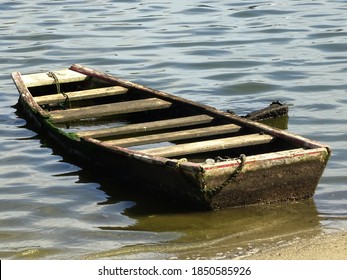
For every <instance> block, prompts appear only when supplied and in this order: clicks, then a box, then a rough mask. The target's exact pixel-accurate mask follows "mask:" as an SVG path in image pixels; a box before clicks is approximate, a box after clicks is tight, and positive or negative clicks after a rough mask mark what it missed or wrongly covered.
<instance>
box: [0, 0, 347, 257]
mask: <svg viewBox="0 0 347 280" xmlns="http://www.w3.org/2000/svg"><path fill="white" fill-rule="evenodd" d="M0 10H1V11H2V15H1V18H0V35H1V42H0V48H1V49H0V50H1V56H0V65H1V69H2V71H1V73H0V101H1V103H0V107H1V111H0V150H1V154H0V212H1V216H0V258H9V259H53V258H60V259H61V258H63V259H76V258H89V259H95V258H131V259H138V258H147V259H157V258H183V259H185V258H235V257H237V256H239V255H244V254H247V253H249V252H252V251H256V250H258V248H261V246H263V245H264V244H273V243H281V242H287V241H288V240H289V241H290V240H291V239H293V238H301V237H303V236H312V235H315V234H318V233H320V232H325V231H339V230H342V229H345V228H347V188H346V181H347V175H346V167H347V160H346V158H347V149H346V145H345V143H346V142H345V141H346V139H347V138H346V137H347V98H346V89H347V83H346V81H347V80H346V72H347V54H346V51H347V21H346V20H345V13H346V10H347V3H346V2H345V1H323V0H317V1H304V0H302V1H300V0H297V1H255V0H248V1H241V0H238V1H226V0H224V1H216V0H205V1H201V0H199V1H197V0H188V1H164V0H153V1H125V0H124V1H112V0H108V1H107V0H98V1H80V0H75V1H61V0H55V1H47V0H46V1H44V0H32V1H21V0H19V1H18V0H16V1H1V3H0ZM72 63H80V64H84V65H87V66H89V67H93V68H96V69H98V70H101V71H105V72H109V73H112V74H115V75H118V76H120V77H122V78H125V79H130V80H132V81H136V82H139V83H143V84H145V85H147V86H150V87H152V88H156V89H160V90H164V91H167V92H170V93H173V94H176V95H179V96H182V97H185V98H189V99H192V100H195V101H199V102H202V103H205V104H207V105H211V106H214V107H217V108H219V109H222V110H227V109H232V110H234V111H235V112H236V113H238V114H246V113H248V112H250V111H252V110H257V109H260V108H262V107H265V106H266V105H268V104H269V103H271V102H272V101H273V100H281V101H283V102H286V103H288V104H290V115H289V126H288V129H289V131H291V132H294V133H298V134H301V135H303V136H306V137H309V138H312V139H315V140H317V141H321V142H324V143H327V144H329V145H330V146H331V147H332V149H333V155H332V157H331V160H330V161H329V164H328V166H327V169H326V170H325V173H324V175H323V177H322V179H321V182H320V184H319V186H318V188H317V192H316V194H315V196H314V198H313V199H312V200H307V201H303V202H299V203H288V204H283V205H265V206H254V207H253V206H252V207H247V208H241V209H227V210H223V211H220V212H202V213H201V212H198V213H194V212H184V211H177V210H176V211H175V210H174V209H169V208H167V207H165V205H163V204H162V203H159V204H156V203H155V201H148V200H146V199H144V198H143V196H142V195H141V193H134V192H128V191H124V190H126V189H127V186H124V185H123V184H122V183H121V182H114V181H108V180H107V179H106V178H102V177H100V176H99V175H98V174H97V173H96V172H94V171H93V170H86V169H81V168H79V167H78V166H75V165H72V164H70V163H69V161H68V159H64V158H62V157H61V156H60V155H59V154H57V153H56V152H55V151H53V150H52V147H51V146H50V145H49V144H47V143H46V142H45V140H44V139H41V138H39V137H38V136H37V135H36V134H35V133H34V132H32V131H31V130H29V129H27V128H26V122H25V120H23V119H22V118H20V117H19V116H18V115H17V114H16V110H15V108H13V105H15V104H16V103H17V98H18V92H17V91H16V89H15V87H14V85H13V83H12V81H11V79H10V76H9V75H10V73H11V72H12V71H21V72H22V73H33V72H39V71H50V70H56V69H62V68H66V67H68V66H70V65H71V64H72ZM139 184H141V183H140V182H139Z"/></svg>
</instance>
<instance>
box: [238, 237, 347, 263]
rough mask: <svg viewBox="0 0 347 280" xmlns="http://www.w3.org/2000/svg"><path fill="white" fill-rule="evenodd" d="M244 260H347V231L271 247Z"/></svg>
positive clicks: (244, 257) (245, 257)
mask: <svg viewBox="0 0 347 280" xmlns="http://www.w3.org/2000/svg"><path fill="white" fill-rule="evenodd" d="M242 259H249V260H347V231H342V232H338V233H331V234H321V235H318V236H315V237H313V238H309V239H297V240H293V241H291V242H289V243H286V244H282V245H276V246H269V247H266V248H263V249H261V250H259V251H257V252H253V253H251V254H249V255H247V256H243V257H242Z"/></svg>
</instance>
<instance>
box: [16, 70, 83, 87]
mask: <svg viewBox="0 0 347 280" xmlns="http://www.w3.org/2000/svg"><path fill="white" fill-rule="evenodd" d="M54 74H55V75H56V76H57V78H58V80H59V83H71V82H80V81H84V80H85V79H86V78H87V77H88V76H87V75H84V74H81V73H78V72H75V71H72V70H69V69H64V70H59V71H54ZM22 79H23V81H24V83H25V85H26V86H27V87H37V86H47V85H53V84H55V81H54V79H53V78H52V77H50V76H48V73H39V74H29V75H22Z"/></svg>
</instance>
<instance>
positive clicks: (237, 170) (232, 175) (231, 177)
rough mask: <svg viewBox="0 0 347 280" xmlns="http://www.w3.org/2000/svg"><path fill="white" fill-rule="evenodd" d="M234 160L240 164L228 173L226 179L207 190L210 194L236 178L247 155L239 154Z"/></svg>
mask: <svg viewBox="0 0 347 280" xmlns="http://www.w3.org/2000/svg"><path fill="white" fill-rule="evenodd" d="M236 160H240V164H239V165H238V166H237V167H236V168H235V170H234V171H233V172H232V173H231V174H230V176H229V177H228V179H226V180H225V181H224V182H223V183H222V184H220V185H219V186H218V187H215V188H213V189H212V190H210V191H209V192H211V193H210V194H211V195H212V194H215V193H216V192H218V191H220V190H222V189H223V188H224V187H225V186H227V185H228V184H230V183H231V182H233V181H234V180H236V176H237V175H238V174H239V173H240V172H241V170H242V169H243V167H244V166H245V162H246V160H247V156H246V155H245V154H241V155H240V156H239V157H238V158H236Z"/></svg>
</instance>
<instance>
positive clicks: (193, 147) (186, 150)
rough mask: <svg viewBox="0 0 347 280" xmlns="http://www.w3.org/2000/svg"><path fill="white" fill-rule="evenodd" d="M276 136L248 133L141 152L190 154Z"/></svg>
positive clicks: (268, 140)
mask: <svg viewBox="0 0 347 280" xmlns="http://www.w3.org/2000/svg"><path fill="white" fill-rule="evenodd" d="M274 138H275V137H273V136H271V135H266V134H248V135H243V136H236V137H227V138H221V139H214V140H206V141H199V142H193V143H186V144H179V145H175V146H169V147H159V148H152V149H145V150H141V152H143V153H146V154H150V155H154V156H162V157H178V156H184V155H189V154H197V153H204V152H211V151H217V150H225V149H231V148H239V147H246V146H252V145H259V144H266V143H270V142H271V141H273V140H274Z"/></svg>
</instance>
